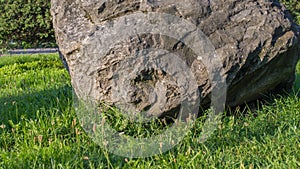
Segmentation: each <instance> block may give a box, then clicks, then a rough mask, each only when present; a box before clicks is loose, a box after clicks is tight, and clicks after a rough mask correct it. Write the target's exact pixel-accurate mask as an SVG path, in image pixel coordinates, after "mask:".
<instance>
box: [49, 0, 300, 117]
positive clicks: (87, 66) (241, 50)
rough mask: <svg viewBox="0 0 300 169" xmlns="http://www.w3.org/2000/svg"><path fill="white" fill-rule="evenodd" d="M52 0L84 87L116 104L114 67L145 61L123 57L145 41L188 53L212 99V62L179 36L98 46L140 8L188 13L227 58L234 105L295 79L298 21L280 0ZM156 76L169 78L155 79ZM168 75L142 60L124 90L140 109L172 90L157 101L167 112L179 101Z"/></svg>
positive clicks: (78, 86)
mask: <svg viewBox="0 0 300 169" xmlns="http://www.w3.org/2000/svg"><path fill="white" fill-rule="evenodd" d="M51 3H52V9H51V12H52V15H53V21H54V28H55V32H56V37H57V43H58V45H59V47H60V50H61V53H62V54H63V55H64V57H65V59H66V61H67V63H68V66H69V72H70V75H71V77H72V83H73V86H74V88H75V90H76V92H77V93H78V94H79V95H83V94H84V95H87V96H90V97H92V98H95V99H97V100H100V101H105V102H106V103H109V104H112V105H113V104H117V103H118V102H120V100H118V99H116V97H114V96H113V93H112V90H114V87H115V86H114V83H115V82H114V81H113V79H114V78H113V76H114V72H115V71H122V69H123V68H125V67H126V68H128V67H130V66H133V67H134V65H139V64H140V62H142V61H140V60H134V59H133V60H130V59H129V60H130V61H131V63H129V64H128V60H127V61H126V59H128V58H130V56H132V55H135V54H137V53H138V52H139V51H141V50H143V49H147V48H155V49H164V50H167V51H170V52H174V53H176V54H178V55H180V56H181V59H182V60H185V62H186V64H187V65H188V66H189V67H191V70H192V71H193V74H194V76H195V78H196V83H197V85H198V87H199V91H200V96H201V105H202V106H205V105H207V104H208V103H209V100H210V99H209V98H210V97H211V90H212V85H211V82H210V79H209V75H208V73H207V70H206V66H207V65H206V66H205V64H204V63H202V62H201V61H199V60H197V59H195V58H197V56H196V54H195V53H194V52H193V51H192V50H190V49H189V47H188V46H185V44H184V43H180V40H178V39H174V38H172V37H168V36H165V35H159V34H136V35H135V36H130V37H129V38H127V39H124V40H123V41H120V42H117V41H118V35H115V36H112V38H115V39H112V41H114V40H115V41H116V43H115V44H110V46H109V47H110V49H109V50H108V51H106V52H103V51H101V50H102V48H103V47H107V46H106V45H105V41H103V39H107V38H108V36H111V35H107V34H109V33H108V31H106V30H110V29H122V28H116V27H118V26H120V25H118V24H116V23H115V22H114V21H116V20H117V19H118V18H120V17H124V16H126V15H131V14H134V13H136V12H142V13H145V14H146V13H147V12H159V13H167V14H171V15H174V16H177V17H178V18H182V19H186V20H187V21H189V22H191V23H193V24H194V25H196V26H197V28H199V29H200V30H201V31H202V32H203V33H204V34H205V35H206V36H207V37H208V38H209V40H210V41H211V43H212V45H213V46H214V48H215V50H216V54H217V55H216V56H217V57H219V60H220V61H221V62H220V63H221V64H222V65H221V66H220V67H221V70H220V71H221V74H222V77H223V78H225V79H226V83H227V85H228V90H227V102H226V104H227V105H229V106H237V105H240V104H243V103H245V102H250V101H253V100H256V99H258V98H260V97H261V96H263V95H265V94H267V93H269V92H275V93H277V92H281V91H282V90H284V89H290V88H291V86H292V85H293V82H294V78H295V75H294V74H295V66H296V63H297V61H298V59H299V53H300V37H299V31H300V28H299V26H297V25H296V24H294V23H293V22H292V21H291V20H292V19H291V16H290V15H289V13H288V12H287V11H286V9H285V7H283V6H282V5H281V4H280V3H279V2H277V1H276V0H180V1H175V0H169V1H168V0H166V1H158V0H145V1H141V0H126V1H124V0H108V1H103V0H102V1H101V0H100V1H99V0H51ZM121 26H122V25H121ZM182 64H185V63H182ZM174 66H176V65H174ZM159 81H164V82H165V83H160V87H155V85H156V86H157V83H158V82H159ZM171 81H172V76H169V75H168V74H166V73H164V72H163V71H162V70H159V69H158V70H155V69H149V68H145V69H144V70H142V71H141V72H140V75H139V76H138V77H135V79H133V82H134V83H135V84H134V86H135V87H134V88H130V89H128V90H127V92H128V93H126V94H125V95H127V96H128V97H127V98H124V100H126V101H125V102H128V103H132V104H133V105H135V108H136V109H137V110H148V109H150V108H149V106H151V105H153V104H155V103H154V102H155V101H156V102H157V101H159V99H157V98H156V100H155V99H151V97H150V95H151V93H152V92H153V91H155V90H158V91H156V92H161V93H162V94H163V95H164V97H166V98H167V99H166V100H167V101H166V102H164V104H163V107H164V108H162V107H159V109H160V111H162V112H167V111H169V110H171V109H174V108H176V107H177V106H178V105H179V104H180V101H181V100H180V99H179V97H178V95H180V91H179V90H178V88H177V87H176V84H174V83H172V82H171ZM161 85H162V86H161ZM163 85H165V86H163ZM177 85H178V84H177ZM158 86H159V85H158ZM162 88H164V89H162ZM159 89H160V90H164V91H159ZM120 92H122V91H120ZM124 100H123V101H124ZM160 111H158V112H160ZM160 113H161V112H160ZM156 115H161V114H156Z"/></svg>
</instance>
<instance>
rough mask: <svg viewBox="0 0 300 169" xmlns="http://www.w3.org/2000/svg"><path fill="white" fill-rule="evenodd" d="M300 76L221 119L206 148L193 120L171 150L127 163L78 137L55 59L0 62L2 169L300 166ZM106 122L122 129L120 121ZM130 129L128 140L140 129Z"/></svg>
mask: <svg viewBox="0 0 300 169" xmlns="http://www.w3.org/2000/svg"><path fill="white" fill-rule="evenodd" d="M299 72H300V65H298V75H297V83H296V85H295V89H294V91H295V92H294V93H292V94H291V95H290V96H288V97H282V98H278V99H276V100H275V101H274V103H272V104H271V105H267V106H262V108H260V110H257V111H256V112H255V116H254V115H252V113H247V115H243V116H237V115H236V116H233V115H229V116H225V117H224V118H223V120H222V121H223V123H222V124H220V125H219V126H218V129H217V130H216V131H215V132H214V134H213V135H212V136H211V137H210V138H209V139H208V140H207V141H206V142H205V143H203V144H202V143H199V142H198V139H199V135H200V133H201V129H202V124H203V123H202V122H203V118H199V120H198V121H197V123H196V124H195V126H194V127H193V128H192V129H191V130H190V132H189V133H188V134H187V136H186V137H185V138H184V140H183V141H182V142H180V143H179V144H178V145H177V146H175V147H174V148H173V149H172V150H170V151H168V152H166V153H163V154H160V155H156V156H153V157H150V158H145V159H143V158H141V159H127V158H124V157H120V156H117V155H114V154H112V153H109V152H107V151H106V150H105V149H103V148H101V147H100V146H99V145H97V144H96V143H94V142H93V141H92V139H91V138H89V137H88V135H87V134H86V133H85V132H84V130H83V129H82V127H81V124H80V123H79V120H78V119H77V117H76V113H75V110H74V107H73V97H72V88H71V84H70V77H69V75H68V73H67V72H66V70H65V69H64V68H63V65H62V64H61V62H60V60H59V57H58V56H57V55H31V56H17V57H1V58H0V168H145V169H148V168H299V167H300V99H299V97H298V96H297V94H299V93H298V91H299V85H300V81H299V80H300V76H299ZM108 115H111V114H108ZM109 117H111V118H110V120H111V121H112V122H113V124H115V125H116V126H115V127H116V128H117V129H118V130H122V129H123V126H124V124H123V123H124V121H121V118H120V117H118V116H112V115H111V116H109ZM109 117H108V118H109ZM114 120H115V121H114ZM118 122H120V123H118ZM121 122H122V123H121ZM150 126H151V125H150ZM131 128H132V133H133V134H134V132H136V130H137V131H139V128H134V127H131V126H130V125H129V129H131ZM153 130H154V131H153ZM155 130H156V129H155V128H154V129H152V130H151V133H152V132H154V133H155ZM157 130H158V129H157ZM127 132H128V133H130V131H127ZM147 132H148V131H146V134H147ZM132 133H130V134H132ZM148 133H149V132H148ZM151 133H150V134H151ZM158 133H159V131H158Z"/></svg>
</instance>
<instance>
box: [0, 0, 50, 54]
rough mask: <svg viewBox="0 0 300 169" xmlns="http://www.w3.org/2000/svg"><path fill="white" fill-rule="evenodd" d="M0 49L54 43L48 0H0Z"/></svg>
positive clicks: (41, 45)
mask: <svg viewBox="0 0 300 169" xmlns="http://www.w3.org/2000/svg"><path fill="white" fill-rule="evenodd" d="M0 9H1V13H0V49H1V48H2V49H3V48H30V47H50V46H53V45H55V37H54V31H53V28H52V19H51V15H50V0H0Z"/></svg>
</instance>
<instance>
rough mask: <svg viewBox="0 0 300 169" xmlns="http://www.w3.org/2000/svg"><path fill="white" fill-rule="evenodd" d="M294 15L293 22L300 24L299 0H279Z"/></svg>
mask: <svg viewBox="0 0 300 169" xmlns="http://www.w3.org/2000/svg"><path fill="white" fill-rule="evenodd" d="M279 1H280V2H282V3H283V4H284V5H285V6H286V7H287V9H288V10H289V11H290V12H291V14H292V15H293V16H294V19H295V22H297V23H298V24H299V25H300V1H299V0H279Z"/></svg>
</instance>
